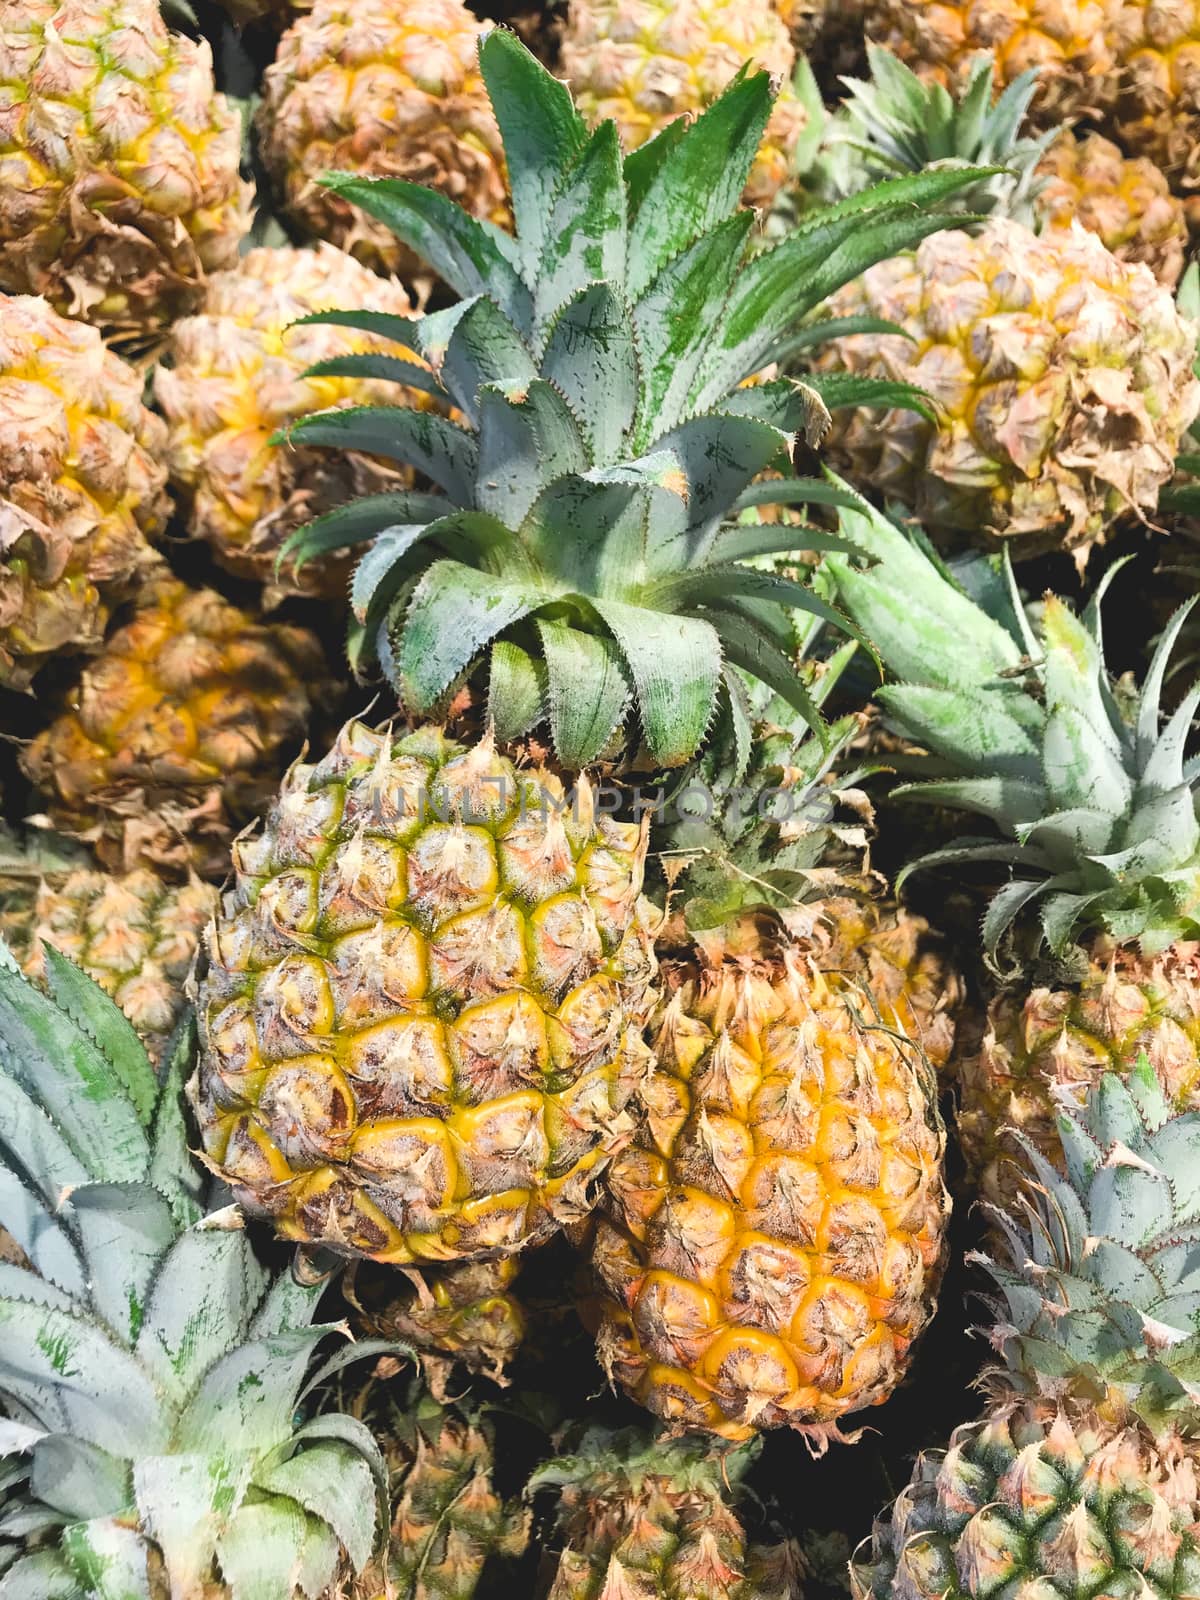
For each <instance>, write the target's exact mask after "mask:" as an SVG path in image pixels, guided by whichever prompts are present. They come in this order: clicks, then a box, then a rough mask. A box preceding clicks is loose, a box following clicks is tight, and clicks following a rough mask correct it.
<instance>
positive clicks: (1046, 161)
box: [1034, 129, 1188, 289]
mask: <svg viewBox="0 0 1200 1600" xmlns="http://www.w3.org/2000/svg"><path fill="white" fill-rule="evenodd" d="M1038 173H1039V176H1040V177H1041V178H1042V179H1043V180H1044V181H1043V184H1042V187H1041V189H1040V190H1039V192H1038V195H1037V198H1036V200H1035V202H1034V204H1035V210H1036V215H1037V218H1038V221H1039V223H1040V225H1041V227H1042V229H1043V230H1046V229H1048V228H1064V227H1069V226H1070V224H1071V222H1072V221H1075V222H1078V223H1079V224H1080V225H1081V226H1082V227H1084V228H1086V229H1087V230H1088V232H1089V233H1094V234H1097V235H1098V236H1099V237H1100V239H1101V240H1102V241H1103V242H1104V244H1105V245H1106V246H1107V247H1108V249H1109V250H1111V251H1112V253H1113V255H1114V256H1116V258H1117V260H1118V261H1143V262H1145V264H1146V265H1147V266H1148V267H1149V268H1150V270H1151V272H1153V274H1154V276H1155V277H1156V278H1157V279H1158V281H1159V283H1162V284H1165V285H1166V286H1167V288H1168V289H1173V288H1174V287H1175V285H1176V284H1177V283H1178V282H1179V277H1180V274H1181V273H1182V272H1183V262H1184V255H1185V253H1186V251H1187V243H1188V225H1187V216H1186V213H1185V211H1184V208H1183V203H1182V201H1180V200H1179V199H1178V198H1177V197H1176V196H1175V195H1173V194H1172V193H1171V190H1170V187H1169V186H1168V183H1167V180H1166V177H1165V176H1164V175H1163V172H1162V170H1161V169H1160V168H1159V167H1158V166H1156V165H1155V164H1154V162H1153V161H1150V160H1148V159H1147V158H1146V157H1145V156H1137V157H1129V156H1125V155H1122V153H1121V150H1120V149H1119V147H1118V146H1117V145H1115V144H1113V142H1112V141H1111V139H1105V138H1102V137H1101V135H1100V134H1098V133H1085V134H1081V135H1079V136H1078V137H1077V136H1076V135H1075V134H1073V133H1072V132H1070V130H1069V129H1068V130H1064V131H1063V132H1062V133H1060V134H1059V135H1058V137H1057V138H1056V139H1055V140H1054V142H1053V144H1051V146H1050V147H1049V149H1048V150H1047V151H1046V153H1045V155H1044V156H1043V157H1042V160H1041V164H1040V166H1039V168H1038Z"/></svg>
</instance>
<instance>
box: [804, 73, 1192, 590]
mask: <svg viewBox="0 0 1200 1600" xmlns="http://www.w3.org/2000/svg"><path fill="white" fill-rule="evenodd" d="M869 59H870V64H871V80H870V81H869V82H857V81H854V80H851V82H850V95H849V98H848V100H847V102H846V105H845V108H844V109H843V111H842V112H841V113H840V115H839V117H838V118H835V119H834V131H833V134H832V136H831V137H830V138H829V141H828V149H827V153H826V156H825V158H824V161H823V162H822V163H821V165H820V166H819V167H818V176H819V179H820V180H821V181H822V182H823V183H824V186H825V188H826V189H827V190H831V191H832V192H833V193H835V194H836V193H853V192H855V191H856V190H857V189H859V188H861V187H862V185H863V184H864V183H866V182H870V181H872V180H874V179H876V178H878V177H880V176H883V175H885V174H886V175H894V174H896V173H898V172H903V171H907V170H913V169H918V168H920V167H921V166H922V165H923V164H924V163H926V162H928V161H935V160H936V161H946V162H949V163H954V164H957V163H960V162H963V161H974V162H977V163H980V164H985V163H986V164H988V165H995V166H1002V167H1003V168H1004V170H1003V171H1002V172H1000V173H997V174H994V175H993V176H991V177H989V178H988V180H987V181H986V182H985V183H980V184H975V185H972V186H971V187H970V188H967V189H964V190H962V191H960V194H959V196H958V197H957V202H958V203H961V204H963V205H964V206H966V207H968V208H970V209H971V210H972V211H974V212H976V213H982V214H985V215H988V216H990V217H991V219H992V220H991V221H989V222H987V223H986V224H985V225H984V226H982V228H981V229H980V230H979V231H978V233H977V234H976V235H975V236H973V237H972V236H970V235H969V233H968V232H963V233H956V234H953V235H950V234H944V235H941V236H939V237H937V238H933V239H929V240H926V241H925V242H924V244H922V245H921V246H920V247H919V248H918V250H917V251H916V253H915V255H905V254H900V255H897V256H895V257H894V258H893V259H891V260H889V261H885V262H882V263H880V265H878V266H876V267H873V268H872V269H871V270H870V271H869V272H867V273H866V274H865V275H864V276H863V278H862V279H861V280H860V281H859V282H857V283H855V284H853V285H851V286H849V287H848V288H846V289H844V290H842V291H841V292H840V293H839V294H837V295H835V296H834V297H833V299H832V300H831V301H830V303H829V306H828V310H829V313H830V315H831V316H833V317H835V318H837V317H841V316H850V317H862V316H871V317H875V318H882V319H884V320H885V321H886V322H888V323H892V324H897V325H898V326H899V327H901V328H903V329H904V336H902V335H901V334H899V333H892V332H889V331H887V329H886V328H875V329H872V330H871V331H869V332H856V333H852V334H850V335H849V336H847V337H845V338H842V339H838V340H836V341H834V342H833V344H832V345H831V346H830V347H829V348H828V349H827V350H826V351H824V352H823V353H822V355H821V357H820V358H819V361H818V365H819V367H820V369H821V370H822V371H825V372H839V371H840V372H843V373H850V374H860V375H861V374H870V375H884V374H886V375H889V376H892V377H894V378H903V379H905V380H907V381H908V382H911V383H916V384H918V385H920V386H921V387H923V388H924V389H925V390H926V391H927V392H928V393H929V394H930V395H931V396H932V397H933V398H934V399H935V400H936V401H938V402H939V407H940V409H939V411H938V412H937V413H936V414H931V413H927V414H926V415H924V416H921V415H919V414H917V413H914V412H912V411H903V412H890V413H884V414H882V415H880V414H874V415H871V414H869V413H866V412H860V413H858V414H856V415H854V416H852V417H851V418H850V419H849V421H848V422H847V423H846V425H845V426H844V427H843V428H841V429H840V430H839V431H838V433H837V434H836V435H835V436H834V437H833V438H832V439H831V441H830V455H831V457H832V459H833V460H834V462H835V463H836V464H838V465H839V467H842V468H844V469H845V471H846V472H847V474H848V475H849V476H850V477H852V478H857V479H858V480H859V481H861V482H863V483H869V484H870V485H871V486H872V489H873V491H876V492H878V493H881V494H886V495H894V496H895V497H897V498H898V499H899V500H901V501H902V502H904V503H905V504H906V505H908V506H909V507H910V508H911V509H912V510H913V511H914V512H915V513H916V514H917V516H918V517H919V518H920V519H921V520H922V522H923V523H924V524H925V525H926V527H927V528H928V529H929V530H930V531H931V532H933V533H935V534H937V535H939V536H941V537H943V538H946V539H949V540H951V541H961V540H962V539H963V538H964V536H966V535H968V534H969V535H971V536H972V537H974V538H975V539H977V540H978V539H981V538H982V539H983V540H988V541H991V540H995V539H1003V540H1006V541H1013V543H1014V554H1016V555H1030V554H1036V553H1040V552H1042V551H1044V550H1047V549H1052V548H1056V547H1062V548H1065V549H1068V550H1071V551H1072V552H1073V553H1074V555H1075V559H1076V562H1077V563H1078V564H1079V565H1080V567H1082V566H1083V565H1084V563H1085V562H1086V561H1087V558H1088V555H1089V553H1090V551H1091V549H1092V548H1093V546H1094V545H1096V544H1098V543H1102V542H1103V541H1104V540H1105V539H1107V538H1108V537H1109V535H1110V533H1111V531H1112V528H1113V526H1114V524H1115V523H1117V522H1118V521H1119V520H1120V519H1121V518H1123V517H1131V516H1138V517H1141V518H1142V520H1143V521H1144V520H1145V519H1146V517H1147V515H1148V514H1150V513H1152V512H1153V511H1154V508H1155V505H1156V502H1157V497H1158V491H1159V489H1160V488H1161V487H1162V486H1163V485H1164V484H1165V483H1166V482H1167V481H1168V479H1169V477H1170V475H1171V472H1172V470H1173V463H1174V459H1175V455H1176V453H1177V451H1178V448H1179V444H1180V441H1181V439H1182V438H1183V436H1184V434H1185V433H1186V431H1187V429H1188V427H1189V426H1190V424H1191V422H1192V420H1193V419H1194V417H1195V416H1196V413H1197V411H1198V410H1200V384H1198V383H1197V381H1196V379H1195V377H1194V375H1193V373H1192V363H1193V361H1194V359H1195V351H1196V335H1197V329H1196V326H1195V324H1194V323H1193V322H1191V321H1190V320H1189V319H1187V318H1185V317H1184V316H1183V315H1182V313H1181V312H1180V311H1179V309H1178V308H1177V307H1176V305H1175V303H1174V302H1173V300H1172V299H1171V296H1170V294H1169V292H1168V291H1167V289H1166V288H1164V287H1162V286H1161V285H1160V284H1159V283H1157V282H1156V281H1155V279H1154V278H1153V276H1152V275H1151V273H1150V271H1149V269H1148V268H1147V267H1145V266H1143V265H1140V264H1139V258H1141V257H1143V256H1151V257H1152V256H1153V255H1154V253H1155V250H1156V248H1157V241H1155V240H1153V239H1151V238H1150V237H1147V238H1146V239H1145V240H1143V241H1140V242H1139V243H1138V244H1137V245H1136V246H1135V247H1134V248H1133V249H1132V250H1130V251H1129V252H1128V259H1126V260H1122V259H1119V258H1118V257H1116V256H1114V255H1113V254H1112V253H1111V252H1110V251H1109V250H1108V249H1106V248H1105V247H1104V245H1103V244H1102V243H1101V242H1100V239H1099V237H1098V236H1097V235H1096V234H1094V233H1088V232H1085V231H1084V229H1083V228H1082V227H1081V226H1080V225H1079V221H1072V220H1071V219H1070V216H1069V215H1066V213H1069V212H1070V211H1071V209H1072V208H1071V206H1070V205H1069V203H1068V202H1067V201H1066V200H1064V195H1063V184H1064V183H1065V181H1066V180H1065V179H1063V178H1061V176H1060V178H1059V180H1058V181H1057V183H1056V182H1053V181H1051V180H1050V179H1049V177H1048V175H1046V174H1045V172H1044V166H1043V168H1042V169H1041V170H1039V163H1040V162H1041V163H1045V162H1047V161H1048V162H1050V163H1051V164H1053V162H1054V161H1055V160H1056V159H1058V158H1056V157H1055V155H1054V149H1055V146H1054V145H1053V144H1052V143H1051V141H1052V139H1053V138H1054V135H1053V133H1049V134H1043V135H1042V136H1041V138H1032V137H1029V136H1022V135H1021V133H1020V128H1021V123H1022V119H1023V117H1024V115H1025V111H1026V109H1027V107H1028V104H1029V101H1030V97H1031V96H1032V94H1033V92H1034V87H1035V78H1034V75H1033V74H1032V73H1029V74H1026V75H1025V76H1024V77H1021V78H1018V79H1015V80H1014V81H1013V82H1012V83H1010V84H1009V86H1008V87H1007V89H1006V90H1005V91H1004V93H1003V95H1002V96H1001V98H1000V99H999V100H998V101H997V102H996V104H995V106H994V107H992V108H990V109H989V102H990V99H991V95H992V86H993V68H992V62H991V59H990V58H986V59H976V60H975V61H974V63H973V65H972V68H971V71H970V74H969V77H968V79H967V82H966V84H965V87H964V89H963V92H962V95H961V97H960V98H959V99H957V100H955V99H953V98H952V97H951V96H950V95H949V94H947V92H946V91H945V90H944V89H942V88H940V87H939V86H938V85H936V84H934V85H932V86H931V87H929V88H925V87H924V86H923V85H922V84H921V83H920V82H919V80H917V79H916V78H914V77H913V75H912V74H911V73H910V72H909V71H908V70H907V69H906V68H905V67H904V66H903V65H902V64H901V63H899V62H897V61H895V60H894V59H893V58H892V57H890V56H889V55H888V54H887V52H886V51H884V50H881V49H879V48H878V47H877V46H876V47H872V49H871V51H870V58H869ZM1048 146H1049V150H1048V149H1047V147H1048ZM1074 148H1076V149H1077V150H1078V149H1079V148H1081V147H1074ZM1101 203H1102V202H1101V200H1100V198H1099V197H1097V204H1101ZM1079 209H1080V208H1079V207H1078V206H1076V207H1075V208H1074V210H1075V212H1076V214H1078V212H1079ZM1079 220H1084V219H1083V218H1082V217H1081V218H1080V219H1079ZM1174 225H1175V233H1174V236H1173V238H1174V245H1175V250H1176V252H1178V251H1179V250H1180V249H1181V248H1182V243H1183V238H1184V234H1185V229H1184V225H1183V219H1182V216H1180V215H1176V216H1175V219H1174ZM1031 228H1040V230H1041V231H1040V232H1039V233H1037V234H1036V235H1035V233H1034V232H1033V231H1031Z"/></svg>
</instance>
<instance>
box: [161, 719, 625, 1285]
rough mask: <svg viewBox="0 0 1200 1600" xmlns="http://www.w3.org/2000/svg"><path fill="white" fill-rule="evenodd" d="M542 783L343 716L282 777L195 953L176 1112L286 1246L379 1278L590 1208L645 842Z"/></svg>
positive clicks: (619, 1083) (420, 736)
mask: <svg viewBox="0 0 1200 1600" xmlns="http://www.w3.org/2000/svg"><path fill="white" fill-rule="evenodd" d="M587 794H588V791H587V790H586V787H583V788H581V789H579V790H577V791H576V796H577V798H578V799H579V811H578V814H577V815H574V814H572V809H571V807H570V806H568V809H567V810H566V811H565V812H564V813H562V814H559V813H558V812H557V811H556V810H555V806H556V805H557V804H558V803H560V801H561V796H562V790H561V786H559V785H557V783H556V780H554V779H553V778H552V777H550V776H549V775H548V774H545V773H541V774H537V773H533V772H523V773H518V772H517V771H516V769H514V768H513V766H512V765H511V763H510V762H508V761H507V760H506V759H504V758H503V757H500V756H498V755H496V754H495V752H494V751H493V749H492V747H491V745H490V742H488V741H485V742H483V743H481V744H478V745H476V746H474V747H472V748H470V749H465V748H463V747H462V746H458V745H455V744H453V743H451V742H450V741H447V740H446V739H445V738H444V736H442V735H440V734H439V733H437V732H436V730H433V729H425V730H422V731H420V732H418V733H416V734H411V735H406V736H405V737H403V738H400V739H393V737H392V735H391V734H390V733H389V732H387V731H386V730H383V731H378V732H374V731H372V730H370V729H368V728H367V727H365V726H364V725H362V724H361V723H350V724H348V725H347V726H346V727H345V728H344V729H343V730H342V733H341V735H340V736H339V738H338V740H337V741H336V742H335V744H334V745H333V747H332V749H331V750H330V752H329V754H328V755H327V756H326V757H325V758H324V759H323V760H322V761H321V762H320V763H319V764H318V765H317V766H315V767H309V766H296V767H294V768H293V769H292V771H291V772H290V773H289V775H288V777H287V779H286V780H285V783H284V787H283V790H282V792H281V794H280V797H279V800H278V802H277V804H276V805H275V807H274V808H273V809H272V811H271V814H270V816H269V817H268V819H267V822H266V825H265V828H264V830H263V832H262V833H261V834H260V835H259V836H258V837H256V838H247V839H241V840H239V841H237V842H236V843H235V846H234V864H235V868H236V872H237V883H236V886H235V888H234V890H233V892H232V894H231V896H230V897H229V899H228V900H227V903H226V907H225V910H224V913H223V915H222V917H221V919H220V920H219V921H218V922H217V923H216V924H215V925H214V928H213V931H212V933H211V936H210V940H209V950H210V957H211V964H210V968H209V971H208V974H207V976H206V977H205V980H204V983H203V986H202V989H201V994H200V1001H199V1010H200V1016H201V1025H202V1028H203V1030H204V1034H205V1038H206V1043H207V1053H206V1057H205V1061H204V1065H203V1069H202V1072H201V1074H200V1075H199V1078H198V1080H197V1083H196V1084H195V1086H194V1090H193V1093H194V1098H195V1102H196V1105H197V1110H198V1115H199V1119H200V1123H201V1127H202V1130H203V1135H204V1143H205V1149H206V1151H207V1152H208V1155H209V1157H210V1159H211V1160H212V1161H213V1162H214V1163H215V1164H216V1165H217V1166H218V1167H219V1168H220V1170H221V1171H222V1172H223V1173H224V1175H225V1177H226V1178H227V1179H228V1181H229V1182H230V1183H231V1184H232V1186H233V1188H234V1192H235V1194H237V1196H238V1198H239V1199H240V1200H241V1201H242V1202H243V1203H244V1204H245V1205H246V1206H247V1207H248V1208H249V1209H250V1210H252V1211H253V1212H255V1213H257V1214H265V1215H268V1216H270V1217H271V1218H272V1220H273V1221H274V1224H275V1227H276V1229H277V1231H278V1232H280V1233H281V1234H282V1235H283V1236H284V1237H286V1238H293V1239H301V1240H312V1241H320V1242H324V1243H326V1244H329V1245H331V1246H333V1247H334V1248H336V1249H338V1250H340V1251H342V1252H345V1253H348V1254H351V1255H363V1256H371V1257H373V1258H375V1259H377V1260H383V1261H391V1262H394V1263H396V1264H399V1265H407V1264H412V1263H422V1262H436V1261H453V1260H460V1259H464V1258H468V1257H480V1256H500V1255H506V1254H512V1253H514V1252H516V1251H519V1250H521V1249H524V1248H525V1247H526V1246H528V1245H530V1244H534V1243H536V1242H538V1241H539V1240H541V1239H544V1238H546V1237H548V1236H549V1234H551V1233H552V1232H554V1231H555V1229H556V1228H557V1227H559V1226H560V1225H561V1224H562V1223H564V1222H567V1221H571V1220H575V1219H577V1218H579V1217H581V1216H583V1215H584V1214H586V1212H587V1211H588V1210H590V1209H591V1206H592V1204H593V1201H594V1188H595V1185H596V1183H597V1181H598V1179H599V1176H600V1174H601V1172H602V1171H603V1168H604V1166H605V1165H606V1163H607V1161H608V1159H609V1158H610V1157H611V1155H612V1154H613V1152H614V1151H615V1150H616V1149H617V1148H619V1146H620V1145H621V1144H622V1143H623V1142H624V1141H625V1139H626V1138H627V1137H628V1133H629V1129H630V1126H631V1123H630V1119H629V1117H628V1115H627V1114H626V1111H625V1107H626V1105H627V1103H628V1101H629V1099H630V1096H631V1095H632V1093H633V1091H634V1089H635V1087H636V1085H637V1083H638V1081H639V1079H640V1078H641V1077H642V1075H643V1074H644V1071H645V1063H646V1047H645V1045H644V1043H643V1042H642V1038H641V1032H640V1029H641V1024H642V1022H643V1021H644V1019H645V1016H646V1014H647V1012H648V1010H649V1009H650V1005H651V1003H652V987H651V982H652V978H653V975H654V969H655V963H654V952H653V945H652V931H653V918H652V915H651V913H650V909H649V907H648V906H647V905H646V904H645V902H642V901H640V900H639V889H640V885H641V874H642V863H643V860H644V855H645V848H646V845H645V837H644V833H643V832H642V830H640V829H638V828H637V827H636V826H634V825H632V824H623V823H616V822H613V821H612V820H611V819H609V818H607V817H592V816H591V815H589V814H588V812H589V809H590V808H589V805H588V800H587Z"/></svg>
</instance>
